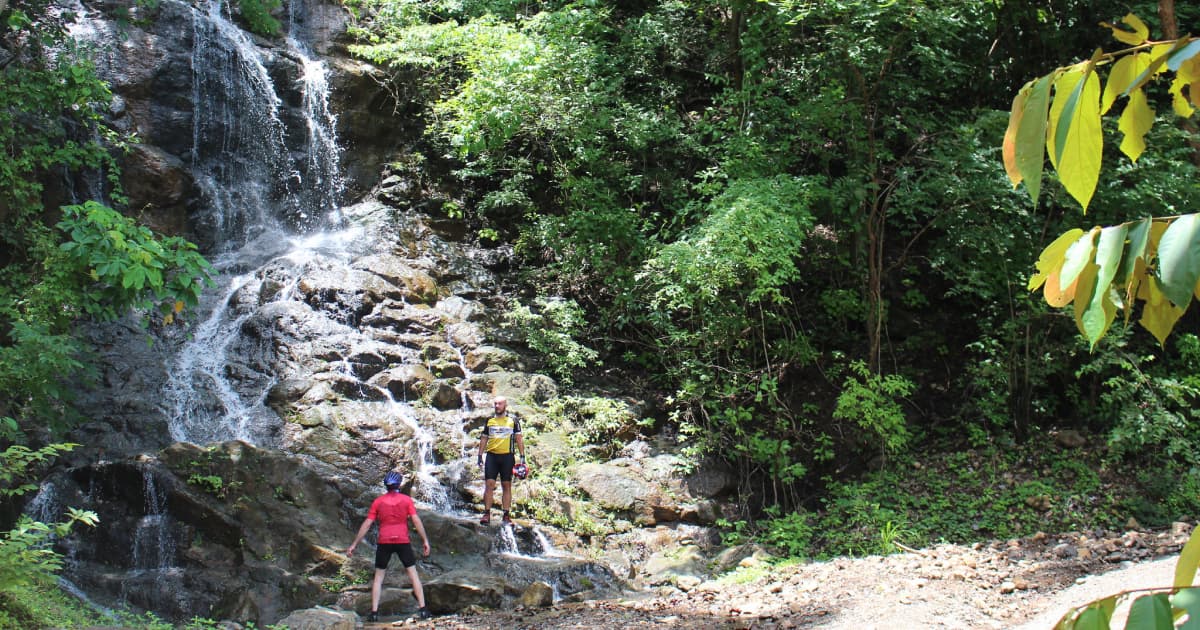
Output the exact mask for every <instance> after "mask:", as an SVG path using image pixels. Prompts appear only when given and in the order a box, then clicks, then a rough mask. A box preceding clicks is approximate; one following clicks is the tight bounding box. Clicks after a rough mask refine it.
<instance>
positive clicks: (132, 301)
mask: <svg viewBox="0 0 1200 630" xmlns="http://www.w3.org/2000/svg"><path fill="white" fill-rule="evenodd" d="M62 210H63V219H62V221H60V222H59V223H58V228H59V229H60V230H62V231H63V232H65V233H66V234H67V235H68V236H69V240H67V241H66V242H64V243H63V244H62V245H60V246H59V249H60V250H61V251H62V252H63V254H64V259H62V260H53V259H52V260H50V261H49V264H50V265H51V266H52V267H53V270H54V277H55V278H56V279H58V280H60V281H61V282H62V283H63V284H67V283H70V282H78V281H79V279H81V278H87V279H90V280H91V281H93V282H94V283H95V284H94V285H92V286H84V287H80V288H79V289H77V290H76V292H77V294H78V295H79V298H80V303H78V304H75V305H74V306H75V307H76V308H78V309H79V310H81V311H82V312H83V313H85V314H87V315H88V316H89V317H92V318H94V319H97V320H101V321H104V320H111V319H115V318H117V317H119V316H121V315H123V314H124V313H125V312H127V311H128V310H129V309H131V308H132V309H135V310H149V309H152V308H157V310H158V312H159V314H160V315H161V316H162V318H163V321H164V323H167V324H170V323H171V322H172V321H173V319H174V317H175V315H176V314H177V313H180V312H182V311H183V309H184V308H185V307H194V306H196V304H197V303H198V302H199V299H200V293H201V291H202V290H203V289H204V288H205V287H206V286H211V285H212V281H211V278H210V276H209V272H210V271H211V269H212V267H211V266H210V265H209V263H208V261H206V260H205V259H204V258H203V257H202V256H201V255H200V254H199V253H198V252H197V251H196V246H195V245H193V244H192V243H189V242H188V241H186V240H184V239H181V238H179V237H174V236H172V237H164V238H156V237H155V236H154V234H153V233H152V232H151V231H150V229H149V228H147V227H145V226H142V225H138V224H137V223H135V222H134V221H133V220H132V219H130V218H129V217H126V216H124V215H122V214H120V213H118V212H116V211H115V210H112V209H111V208H107V207H105V206H103V205H100V204H99V203H96V202H94V201H88V202H85V203H84V204H82V205H78V206H64V207H63V208H62Z"/></svg>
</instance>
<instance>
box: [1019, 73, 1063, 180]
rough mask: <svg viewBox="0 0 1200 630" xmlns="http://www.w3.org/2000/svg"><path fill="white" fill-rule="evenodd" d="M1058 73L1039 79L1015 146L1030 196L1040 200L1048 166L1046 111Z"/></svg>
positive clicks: (1029, 100)
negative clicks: (1045, 168) (1044, 173)
mask: <svg viewBox="0 0 1200 630" xmlns="http://www.w3.org/2000/svg"><path fill="white" fill-rule="evenodd" d="M1054 76H1055V73H1051V74H1048V75H1046V76H1044V77H1042V78H1040V79H1038V80H1037V81H1036V82H1035V83H1034V84H1033V88H1032V89H1031V90H1030V91H1029V96H1028V97H1027V98H1026V99H1025V113H1024V114H1023V115H1022V116H1021V127H1020V128H1019V129H1018V130H1017V145H1016V147H1015V148H1014V151H1015V155H1016V165H1017V171H1018V172H1019V173H1020V174H1021V177H1022V179H1023V180H1024V181H1025V188H1026V189H1027V190H1028V191H1029V197H1030V198H1031V199H1033V202H1034V203H1035V204H1036V203H1037V199H1038V195H1039V194H1041V190H1042V169H1043V168H1044V166H1045V146H1046V114H1047V111H1048V109H1049V106H1050V86H1051V85H1053V83H1054Z"/></svg>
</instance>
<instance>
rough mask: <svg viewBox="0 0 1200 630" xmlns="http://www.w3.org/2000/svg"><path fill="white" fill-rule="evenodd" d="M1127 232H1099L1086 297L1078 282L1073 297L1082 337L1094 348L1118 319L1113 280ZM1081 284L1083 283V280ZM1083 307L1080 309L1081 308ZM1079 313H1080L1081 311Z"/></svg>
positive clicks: (1115, 228) (1113, 229)
mask: <svg viewBox="0 0 1200 630" xmlns="http://www.w3.org/2000/svg"><path fill="white" fill-rule="evenodd" d="M1128 232H1129V226H1128V225H1126V224H1122V225H1117V226H1113V227H1107V228H1104V229H1103V230H1101V231H1100V239H1099V242H1098V243H1097V244H1096V258H1095V262H1096V266H1097V271H1096V275H1095V277H1094V280H1093V281H1092V285H1091V286H1090V287H1088V291H1087V292H1086V293H1080V292H1079V291H1083V290H1084V283H1083V282H1082V281H1081V282H1080V286H1079V289H1078V290H1077V292H1076V294H1075V308H1076V312H1077V313H1078V315H1077V317H1078V318H1079V320H1080V323H1081V327H1082V329H1083V331H1084V336H1085V337H1087V340H1088V341H1089V342H1090V343H1091V344H1092V347H1093V348H1094V347H1095V346H1096V342H1098V341H1100V339H1101V338H1102V337H1103V336H1104V334H1105V333H1107V332H1108V328H1109V327H1110V326H1112V323H1113V320H1114V319H1116V317H1117V307H1116V304H1114V303H1113V300H1112V295H1111V290H1112V281H1113V278H1114V277H1116V275H1117V270H1118V269H1119V268H1120V266H1121V256H1122V254H1123V253H1124V251H1125V236H1126V234H1127V233H1128ZM1080 277H1081V280H1082V276H1080ZM1082 303H1086V306H1085V307H1083V308H1082V309H1080V305H1081V304H1082ZM1081 310H1082V313H1080V311H1081Z"/></svg>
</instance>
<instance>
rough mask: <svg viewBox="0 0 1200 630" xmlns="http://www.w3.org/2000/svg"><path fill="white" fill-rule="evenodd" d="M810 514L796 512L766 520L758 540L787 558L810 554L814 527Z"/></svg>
mask: <svg viewBox="0 0 1200 630" xmlns="http://www.w3.org/2000/svg"><path fill="white" fill-rule="evenodd" d="M814 520H815V519H814V518H813V515H812V514H809V513H807V512H803V511H798V512H791V513H789V514H786V515H784V516H779V517H775V518H771V519H769V520H767V521H766V522H765V523H763V525H762V533H760V534H759V535H758V539H759V540H760V541H762V542H763V543H764V544H766V545H768V546H770V547H772V548H774V549H777V550H778V551H779V552H780V553H781V554H783V555H785V556H786V557H789V558H804V557H808V556H809V555H811V554H812V546H813V538H814V535H815V528H816V525H815V523H814Z"/></svg>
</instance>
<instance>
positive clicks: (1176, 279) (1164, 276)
mask: <svg viewBox="0 0 1200 630" xmlns="http://www.w3.org/2000/svg"><path fill="white" fill-rule="evenodd" d="M1198 278H1200V215H1196V214H1185V215H1182V216H1180V217H1179V218H1177V219H1175V220H1174V221H1172V222H1171V225H1170V226H1168V227H1167V231H1166V232H1165V233H1163V235H1162V239H1161V240H1160V241H1159V243H1158V279H1159V281H1160V282H1161V284H1162V291H1163V293H1164V294H1166V296H1167V299H1168V300H1171V303H1173V304H1175V306H1178V307H1179V308H1181V309H1186V308H1187V305H1188V303H1189V302H1191V300H1192V292H1193V290H1194V289H1195V287H1196V281H1197V279H1198Z"/></svg>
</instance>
